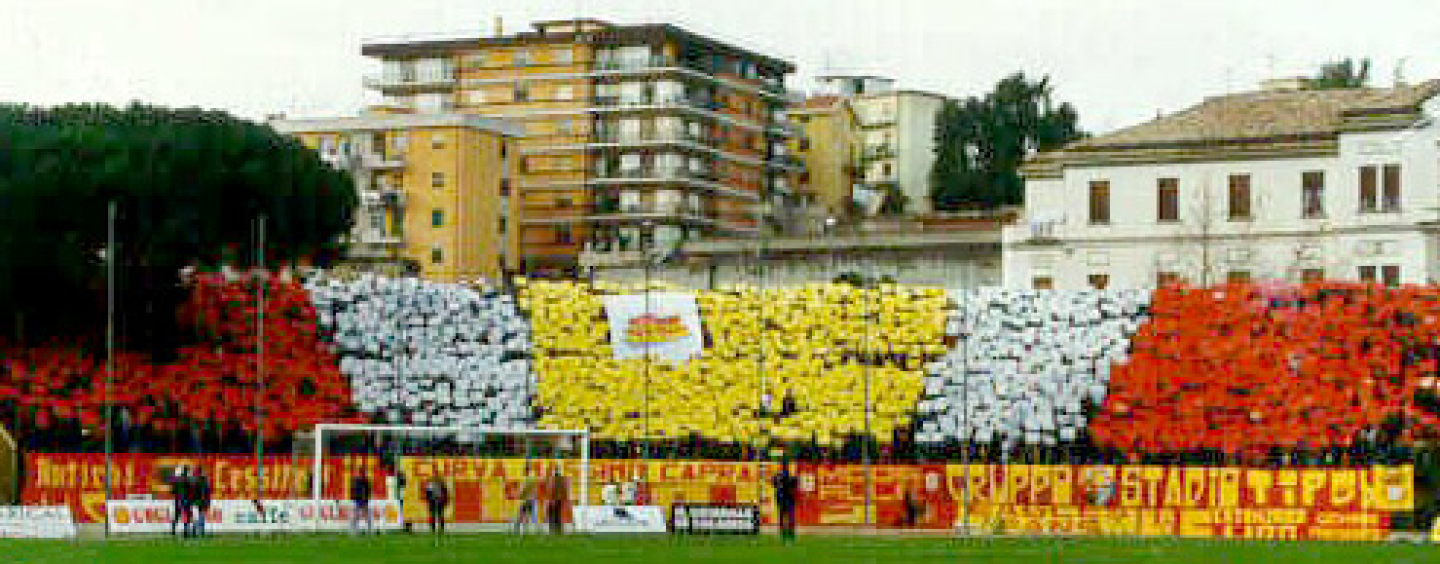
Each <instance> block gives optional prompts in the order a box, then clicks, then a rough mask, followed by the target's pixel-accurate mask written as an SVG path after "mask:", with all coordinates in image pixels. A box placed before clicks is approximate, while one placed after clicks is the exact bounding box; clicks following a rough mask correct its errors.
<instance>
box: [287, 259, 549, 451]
mask: <svg viewBox="0 0 1440 564" xmlns="http://www.w3.org/2000/svg"><path fill="white" fill-rule="evenodd" d="M306 287H307V289H308V290H309V291H310V293H311V295H312V299H313V300H314V302H315V306H316V309H317V311H318V312H319V317H320V323H321V325H322V326H324V327H325V328H326V329H328V330H330V331H331V332H332V334H333V335H334V339H335V343H336V345H337V347H338V353H339V355H340V359H341V360H340V367H341V371H342V372H344V373H345V375H346V376H348V377H349V378H350V381H351V385H352V387H353V390H354V392H353V393H354V401H355V403H356V405H357V406H358V407H359V409H360V410H361V411H363V412H366V413H372V414H379V415H382V416H384V417H385V419H386V420H387V421H389V422H392V423H399V424H414V425H434V426H464V427H476V428H480V427H486V428H498V429H526V428H531V427H532V426H533V414H532V413H531V408H530V406H531V397H532V396H533V392H532V391H533V390H534V389H535V375H534V372H533V371H532V370H531V366H530V360H529V357H530V349H531V340H530V328H529V325H528V323H527V322H526V320H525V319H524V317H523V316H521V314H520V311H519V309H518V308H517V307H516V304H515V300H514V298H513V297H511V296H510V295H508V294H505V293H503V292H501V291H499V290H497V289H495V288H493V287H491V286H488V285H486V284H484V283H479V284H476V285H474V286H473V287H472V286H467V285H460V284H441V283H434V282H425V281H421V280H418V279H388V278H380V277H374V276H363V277H360V278H358V279H355V280H350V281H342V280H338V279H333V278H324V277H320V278H315V279H312V280H310V281H308V282H307V283H306ZM463 438H466V437H462V439H463ZM469 438H475V437H469Z"/></svg>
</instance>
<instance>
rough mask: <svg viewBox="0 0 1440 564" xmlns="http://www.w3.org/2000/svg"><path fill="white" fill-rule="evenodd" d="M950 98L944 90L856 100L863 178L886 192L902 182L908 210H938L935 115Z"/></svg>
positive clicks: (901, 186) (891, 92) (918, 212)
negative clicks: (933, 196)
mask: <svg viewBox="0 0 1440 564" xmlns="http://www.w3.org/2000/svg"><path fill="white" fill-rule="evenodd" d="M945 101H946V98H945V97H944V96H941V95H939V94H932V93H929V92H920V91H915V90H894V91H890V92H881V93H875V94H863V95H859V96H855V97H854V98H852V99H851V100H850V103H851V104H852V106H853V107H854V108H855V117H856V121H857V122H858V126H859V129H860V132H859V137H860V139H859V145H860V165H861V166H860V169H861V182H862V183H863V184H865V185H866V186H867V187H870V188H871V189H877V190H880V191H881V192H882V193H883V192H884V189H885V186H887V185H894V186H896V187H898V188H899V190H900V193H901V194H904V195H905V198H906V200H907V203H906V206H905V210H904V211H905V213H908V214H927V213H930V212H932V211H934V206H932V205H930V168H931V167H932V166H933V165H934V164H935V119H936V118H937V117H938V116H939V115H940V110H941V109H942V108H943V107H944V105H945Z"/></svg>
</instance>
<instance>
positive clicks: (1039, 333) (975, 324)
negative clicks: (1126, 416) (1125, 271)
mask: <svg viewBox="0 0 1440 564" xmlns="http://www.w3.org/2000/svg"><path fill="white" fill-rule="evenodd" d="M951 298H952V301H953V302H954V303H955V304H956V305H957V306H958V307H957V308H956V309H954V310H952V311H951V314H950V319H949V320H948V325H949V326H948V332H949V333H950V334H952V335H958V336H959V337H960V339H959V341H958V344H957V345H956V346H955V347H954V348H953V349H952V350H951V351H950V353H949V354H947V355H946V356H945V358H943V359H941V360H940V361H938V362H934V363H932V364H931V365H930V366H929V369H928V370H927V377H926V398H925V399H924V400H922V401H921V402H920V405H919V409H918V410H917V411H918V412H919V415H920V417H921V419H922V421H923V423H922V424H921V428H920V430H919V433H918V434H917V437H916V438H917V440H918V441H919V442H922V443H941V442H946V441H976V442H981V443H996V442H998V443H1001V444H1002V445H1003V446H1004V448H1005V450H1007V451H1008V450H1010V449H1012V448H1014V447H1015V446H1017V445H1020V444H1057V443H1059V442H1065V441H1070V440H1074V439H1076V438H1077V437H1078V435H1079V433H1080V432H1081V431H1082V430H1083V429H1084V428H1085V426H1086V424H1087V423H1088V422H1087V421H1086V415H1085V403H1086V401H1087V400H1088V401H1089V402H1091V403H1093V404H1095V405H1099V404H1100V403H1101V402H1103V401H1104V398H1105V390H1106V387H1107V385H1108V383H1109V381H1110V367H1111V365H1112V363H1116V362H1121V361H1123V360H1124V359H1125V358H1126V354H1127V353H1128V347H1129V339H1130V336H1131V335H1133V334H1134V333H1135V331H1136V329H1137V328H1138V327H1139V326H1140V324H1141V323H1142V322H1143V321H1144V318H1145V315H1146V310H1147V307H1148V305H1149V302H1150V292H1149V291H1145V290H1118V291H1117V290H1110V291H1095V290H1083V291H1034V290H1004V289H982V290H967V291H960V292H955V293H952V295H951Z"/></svg>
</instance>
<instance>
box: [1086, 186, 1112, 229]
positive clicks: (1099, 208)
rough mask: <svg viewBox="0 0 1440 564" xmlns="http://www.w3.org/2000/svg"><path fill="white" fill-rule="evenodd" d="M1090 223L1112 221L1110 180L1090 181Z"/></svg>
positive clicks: (1097, 223) (1105, 223)
mask: <svg viewBox="0 0 1440 564" xmlns="http://www.w3.org/2000/svg"><path fill="white" fill-rule="evenodd" d="M1090 223H1091V224H1093V225H1107V224H1109V223H1110V181H1108V180H1095V181H1091V182H1090Z"/></svg>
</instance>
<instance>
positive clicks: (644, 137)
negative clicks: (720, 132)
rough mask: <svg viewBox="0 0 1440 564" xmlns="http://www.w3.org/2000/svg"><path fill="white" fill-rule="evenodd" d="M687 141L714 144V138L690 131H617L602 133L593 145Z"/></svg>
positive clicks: (592, 138) (592, 140)
mask: <svg viewBox="0 0 1440 564" xmlns="http://www.w3.org/2000/svg"><path fill="white" fill-rule="evenodd" d="M677 141H685V142H690V143H700V144H713V143H715V142H716V139H715V138H714V137H711V136H708V135H705V134H702V133H692V132H689V131H642V132H639V133H620V132H617V131H602V132H599V133H596V134H595V135H594V136H592V137H591V142H593V143H616V144H624V143H665V142H677Z"/></svg>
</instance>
